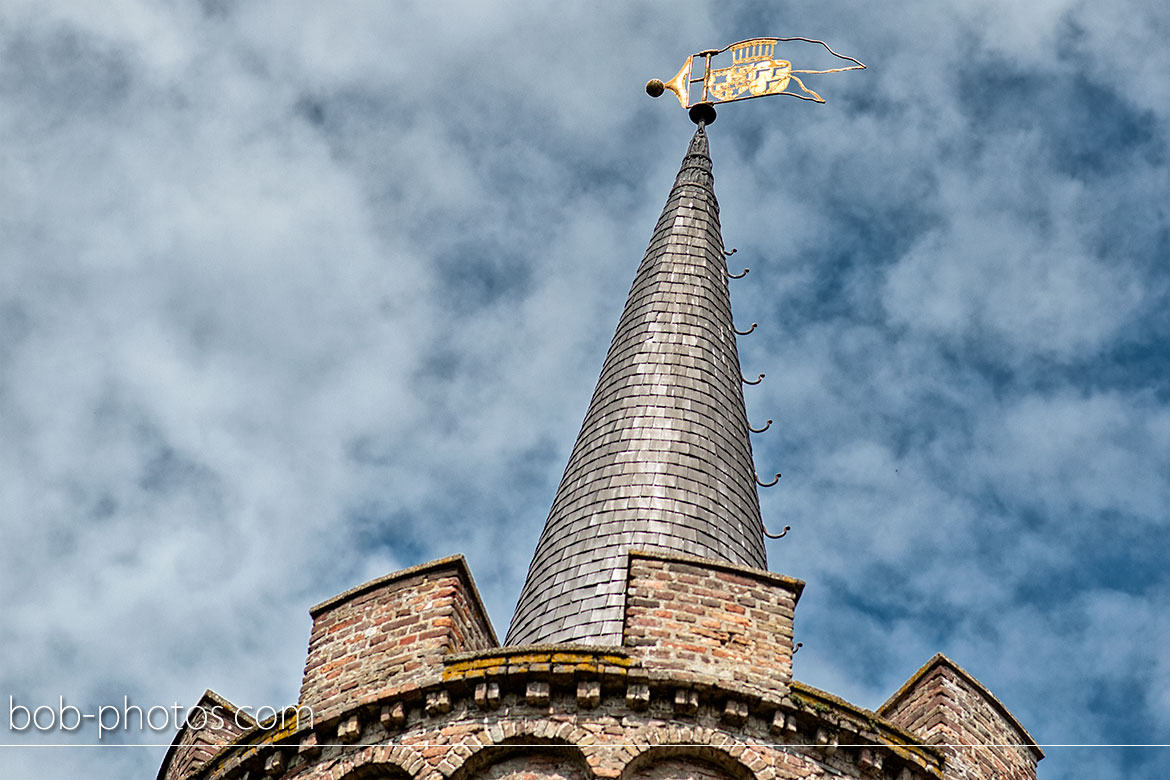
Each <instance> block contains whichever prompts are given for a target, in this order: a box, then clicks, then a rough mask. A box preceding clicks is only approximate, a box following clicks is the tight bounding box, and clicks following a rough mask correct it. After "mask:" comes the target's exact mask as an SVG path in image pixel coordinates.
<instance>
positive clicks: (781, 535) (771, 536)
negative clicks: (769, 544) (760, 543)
mask: <svg viewBox="0 0 1170 780" xmlns="http://www.w3.org/2000/svg"><path fill="white" fill-rule="evenodd" d="M791 530H792V526H790V525H786V526H784V530H783V531H781V532H780V533H778V534H770V533H768V526H764V536H766V537H768V538H769V539H783V538H784V537H785V536H787V535H788V532H789V531H791Z"/></svg>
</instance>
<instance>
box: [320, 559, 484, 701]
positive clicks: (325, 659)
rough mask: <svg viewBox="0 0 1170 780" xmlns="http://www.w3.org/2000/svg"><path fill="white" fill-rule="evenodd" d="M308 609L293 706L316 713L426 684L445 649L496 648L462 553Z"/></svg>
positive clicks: (438, 671)
mask: <svg viewBox="0 0 1170 780" xmlns="http://www.w3.org/2000/svg"><path fill="white" fill-rule="evenodd" d="M309 614H310V615H311V616H312V618H313V628H312V633H311V634H310V638H309V652H308V657H307V660H306V662H305V674H304V679H303V681H302V684H301V694H300V699H299V705H300V706H305V707H310V708H312V710H313V711H314V713H315V714H316V716H317V717H323V718H328V717H331V716H332V715H333V714H334V713H336V712H338V711H340V710H342V709H345V708H346V707H347V706H350V705H351V704H352V703H353V702H355V701H357V702H360V701H370V700H377V699H379V698H381V697H383V696H385V695H386V694H388V693H393V692H395V691H397V690H399V689H403V690H406V689H417V688H419V687H420V686H425V685H426V684H427V683H428V682H430V681H432V680H433V679H435V678H437V677H438V676H439V675H440V674H441V669H442V658H443V656H445V655H447V654H449V653H456V652H461V651H466V650H480V649H486V648H490V647H495V646H496V645H497V641H496V637H495V633H494V631H493V630H492V627H491V623H490V622H489V620H488V617H487V612H486V610H485V609H484V607H483V602H482V600H481V599H480V597H479V592H478V590H477V589H476V587H475V583H474V581H473V580H472V578H471V573H470V572H469V571H468V569H467V564H466V562H465V561H464V559H463V557H462V556H452V557H449V558H442V559H440V560H437V561H432V562H431V563H427V564H423V565H421V566H415V567H413V568H410V569H405V570H403V571H399V572H396V573H394V574H391V575H389V576H387V577H382V578H380V579H377V580H373V581H371V582H368V583H365V584H363V585H360V586H358V587H356V588H354V589H352V590H350V591H347V592H345V593H343V594H341V595H340V596H337V597H335V598H332V599H329V600H328V601H325V602H322V603H321V604H318V605H317V606H315V607H313V608H312V609H311V610H310V611H309Z"/></svg>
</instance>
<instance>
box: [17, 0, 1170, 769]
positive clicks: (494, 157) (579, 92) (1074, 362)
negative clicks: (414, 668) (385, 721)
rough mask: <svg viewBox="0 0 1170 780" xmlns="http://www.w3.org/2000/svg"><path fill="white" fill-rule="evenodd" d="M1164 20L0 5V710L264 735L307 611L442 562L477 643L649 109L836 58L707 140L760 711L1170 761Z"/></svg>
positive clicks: (1019, 9)
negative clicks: (767, 587)
mask: <svg viewBox="0 0 1170 780" xmlns="http://www.w3.org/2000/svg"><path fill="white" fill-rule="evenodd" d="M1168 33H1170V14H1168V13H1167V11H1166V9H1165V7H1164V4H1162V3H1156V2H1152V1H1151V0H1120V1H1119V2H1114V3H1110V4H1102V3H1089V2H1080V1H1074V0H1045V1H1044V2H1035V3H1028V4H1021V3H1014V2H1007V1H1006V0H970V1H969V2H965V3H963V4H961V5H960V4H943V3H937V2H911V3H902V4H898V5H897V7H892V6H891V5H890V4H879V3H861V2H845V1H844V0H826V2H822V3H816V4H811V3H809V4H802V5H795V4H794V5H791V6H778V5H775V4H763V3H760V4H724V3H683V4H665V3H639V2H630V3H622V4H618V3H603V4H590V5H587V6H586V5H580V6H572V5H569V6H567V7H566V4H556V5H554V6H548V5H547V4H538V3H521V2H509V3H491V2H475V3H456V2H453V3H442V4H440V3H409V2H395V3H369V2H334V3H328V4H322V3H311V2H299V1H294V0H288V1H287V2H283V3H279V4H277V3H260V2H242V3H225V2H212V1H211V0H208V1H207V2H203V3H201V4H196V3H185V4H170V3H150V2H144V1H141V0H111V2H108V3H103V4H100V5H99V4H88V3H69V2H54V3H39V2H25V0H13V1H11V2H8V3H5V5H4V8H3V9H2V10H0V132H2V133H3V138H4V143H3V145H0V182H3V184H2V185H0V198H2V199H3V202H2V203H0V235H3V237H4V239H3V241H0V533H2V537H3V544H2V545H0V625H2V626H3V633H2V634H0V636H3V639H4V641H3V642H0V696H3V697H4V698H5V699H7V697H8V696H12V697H14V699H15V701H17V702H18V703H29V704H33V705H37V704H45V703H53V702H56V701H57V698H58V697H59V696H64V697H65V698H66V700H67V701H68V702H69V703H74V704H76V705H78V706H81V707H85V708H89V709H90V710H92V709H94V708H96V707H97V706H98V705H100V704H105V703H111V702H113V703H120V702H121V701H122V697H123V696H128V697H129V698H130V700H131V701H132V702H134V703H138V704H142V705H149V704H170V703H172V702H179V703H183V704H187V705H190V704H193V703H194V702H195V700H196V699H197V698H198V696H199V695H200V694H201V693H202V691H203V690H204V689H205V688H208V687H210V688H213V689H215V690H216V691H218V692H219V693H221V694H222V695H224V696H226V697H228V698H229V699H231V700H233V701H236V702H239V703H244V704H247V703H251V704H253V705H255V706H258V705H261V704H272V705H282V704H287V703H291V702H292V701H293V700H294V699H295V697H296V693H297V689H298V685H299V682H300V674H301V668H302V664H303V660H304V649H305V645H306V642H307V636H308V630H309V619H308V614H307V609H308V607H309V606H310V605H311V604H313V603H316V602H317V601H320V600H322V599H324V598H327V597H329V596H331V595H333V594H335V593H338V592H340V591H342V590H344V589H345V588H347V587H349V586H352V585H353V584H356V583H358V582H361V581H363V580H365V579H368V578H371V577H374V576H378V575H381V574H384V573H386V572H389V571H392V570H395V569H397V568H400V567H405V566H409V565H413V564H416V563H419V562H422V561H425V560H429V559H433V558H437V557H439V556H442V555H446V554H450V553H454V552H462V553H464V554H465V555H467V557H468V559H469V562H470V564H471V567H472V570H473V572H474V574H475V576H476V578H477V580H478V583H479V586H480V588H481V590H482V592H483V594H484V597H485V599H486V600H487V602H488V606H489V609H490V610H491V613H492V617H493V619H494V621H495V624H496V628H497V631H498V632H499V633H500V634H501V635H502V634H503V632H504V629H505V628H506V624H507V621H508V619H509V617H510V615H511V610H512V607H513V605H514V603H515V599H516V597H517V595H518V593H519V589H520V585H521V582H522V579H523V575H524V573H525V570H526V567H527V563H528V558H529V556H530V555H531V552H532V549H533V547H534V546H535V543H536V538H537V535H538V534H539V531H540V527H541V525H542V523H543V521H544V518H545V514H546V513H547V511H548V506H549V503H550V502H551V500H552V496H553V492H554V490H555V487H556V483H557V481H558V480H559V478H560V474H561V470H562V469H563V467H564V464H565V461H566V460H567V457H568V452H569V449H570V447H571V446H572V443H573V438H574V436H575V434H576V432H577V427H578V425H579V424H580V420H581V417H582V416H583V414H584V411H585V406H586V403H587V401H588V398H589V396H590V394H591V392H592V389H593V384H594V382H595V380H596V377H597V374H598V371H599V369H600V366H601V361H602V358H603V357H604V353H605V349H606V346H607V344H608V342H609V339H610V336H611V335H612V332H613V327H614V325H615V324H616V322H617V316H618V313H619V312H620V309H621V306H622V303H623V301H624V297H625V294H626V292H627V290H628V287H629V283H630V280H631V279H632V278H633V273H634V269H635V268H636V266H637V263H638V261H639V260H640V258H641V256H642V253H643V251H644V249H645V245H646V242H647V240H648V239H649V236H650V232H651V230H652V228H653V226H654V222H655V220H656V218H657V215H658V212H659V211H660V209H661V207H662V204H663V202H664V200H665V197H666V194H667V191H668V189H669V187H670V184H671V182H672V180H673V175H674V173H675V171H676V170H677V166H678V163H679V160H680V159H681V156H682V154H683V152H684V151H685V148H686V143H687V140H688V138H689V135H690V133H691V131H692V129H693V128H692V126H691V124H690V123H689V122H688V121H687V119H686V117H685V113H684V112H682V111H681V110H680V109H679V108H678V106H677V104H674V103H673V102H672V99H671V98H670V97H669V96H667V97H665V98H663V99H660V100H657V101H655V100H651V99H650V98H648V97H647V96H646V95H645V93H644V92H643V89H642V88H643V84H644V83H645V81H646V80H647V79H648V78H651V77H660V78H669V77H670V76H671V75H673V74H674V73H675V72H676V71H677V69H678V67H679V66H680V65H681V64H682V61H683V58H684V57H685V56H686V55H687V54H689V53H691V52H695V51H699V50H701V49H705V48H711V47H716V48H717V47H721V46H724V45H726V44H728V43H731V42H733V41H736V40H740V39H743V38H748V37H755V36H786V35H804V36H809V37H814V38H823V39H825V40H828V41H829V42H830V43H831V44H832V45H833V46H834V48H836V49H837V50H838V51H841V52H844V53H846V54H850V55H853V56H856V57H857V58H859V59H861V60H862V61H863V62H865V63H866V64H867V65H868V66H869V68H868V69H867V70H865V71H862V72H854V73H846V74H840V75H837V76H824V77H817V78H818V79H819V80H817V81H816V83H815V85H814V84H812V83H810V84H809V86H810V87H812V88H814V89H817V91H819V92H821V94H823V95H824V96H825V97H826V98H828V101H829V102H828V103H827V104H826V105H814V104H811V103H806V102H802V101H797V100H790V99H785V98H774V99H768V100H757V101H748V102H746V103H742V104H739V105H735V106H729V107H726V108H725V109H724V110H722V111H721V112H720V118H719V121H718V122H717V123H716V124H715V125H714V126H713V127H712V128H711V133H710V136H711V148H712V156H713V158H714V165H715V176H716V188H717V191H718V194H719V198H720V204H721V208H722V211H721V216H722V221H723V228H724V235H725V238H726V241H727V244H728V245H729V246H733V247H737V248H738V250H739V251H738V253H737V254H736V255H735V256H734V257H733V258H732V262H733V264H735V265H736V266H737V268H734V269H733V270H738V267H743V266H750V267H751V268H752V272H751V274H749V276H748V277H747V278H746V279H743V280H740V281H737V282H733V287H732V295H733V305H734V309H735V313H736V317H737V319H738V321H739V323H740V327H741V328H743V327H746V325H747V324H748V323H750V322H758V323H759V328H758V329H757V330H756V332H755V333H753V334H752V335H751V336H747V337H743V338H741V339H740V351H741V359H742V362H743V368H744V373H745V374H746V375H748V376H754V375H755V374H757V373H760V372H764V373H766V374H767V379H766V380H765V382H764V383H763V384H762V385H760V386H758V387H748V388H745V393H746V396H747V402H748V408H749V417H750V418H751V419H752V420H753V422H754V423H755V424H756V425H759V424H761V423H762V421H763V420H764V419H767V418H772V419H774V420H775V421H776V422H775V424H774V425H773V426H772V429H771V430H770V431H769V432H768V433H766V434H763V435H760V436H756V437H754V441H753V444H754V447H755V457H756V463H757V466H758V468H759V471H760V473H761V474H763V473H769V470H771V471H772V472H775V471H782V472H783V473H784V478H783V480H782V481H781V482H782V484H781V485H780V486H778V487H776V488H773V489H771V490H767V491H762V496H761V502H762V509H763V513H764V517H765V521H766V522H767V523H768V525H769V526H770V527H774V528H775V527H781V526H783V525H786V524H787V525H791V526H792V527H793V530H792V532H791V533H790V534H789V535H788V536H787V537H786V538H785V539H783V540H780V541H775V542H771V541H770V542H769V562H770V566H771V568H772V569H773V570H775V571H779V572H782V573H785V574H789V575H792V576H796V577H800V578H802V579H805V580H806V581H807V582H808V587H807V589H806V591H805V595H804V597H803V599H802V601H801V604H800V606H799V608H798V611H797V639H798V640H799V641H801V642H803V643H804V647H803V649H802V650H801V651H800V654H799V655H798V656H797V658H796V675H797V677H798V678H800V679H802V680H804V681H806V682H808V683H810V684H813V685H816V686H819V687H822V688H825V689H827V690H829V691H831V692H833V693H836V694H839V695H842V696H844V697H846V698H848V699H850V700H851V701H855V702H857V703H859V704H861V705H863V706H868V707H877V706H878V705H880V704H881V703H882V701H884V699H885V698H886V696H888V695H889V694H890V693H892V692H893V691H894V690H896V689H897V688H898V686H899V685H900V684H901V682H903V681H904V680H905V679H906V678H907V677H908V676H909V675H910V674H911V673H913V672H914V670H915V669H917V668H918V666H919V665H920V664H921V663H923V662H924V661H926V660H927V659H928V658H929V657H930V656H931V655H933V654H934V653H935V652H937V651H943V652H946V653H947V654H948V655H950V656H951V657H952V658H954V659H955V660H956V661H958V662H959V663H960V664H962V665H964V666H965V667H966V668H967V669H968V670H969V671H970V672H971V673H973V674H974V675H975V676H976V677H978V678H979V679H980V680H981V681H983V682H984V683H985V684H986V685H987V686H988V687H989V688H990V689H991V690H992V691H993V692H995V693H996V694H997V695H998V696H999V697H1000V698H1001V700H1002V701H1003V702H1004V703H1005V704H1006V705H1007V706H1008V707H1009V708H1010V709H1011V710H1012V711H1013V712H1014V713H1015V714H1016V715H1017V716H1018V717H1019V718H1020V720H1021V721H1022V722H1023V723H1024V724H1025V725H1026V726H1027V727H1028V728H1029V729H1030V731H1031V732H1032V734H1033V735H1034V736H1035V737H1036V739H1037V740H1038V741H1039V742H1041V743H1043V744H1050V745H1061V744H1100V743H1109V744H1112V743H1165V742H1170V739H1168V738H1167V735H1168V733H1170V650H1168V649H1167V648H1170V612H1168V609H1167V607H1168V605H1170V574H1167V566H1166V561H1167V550H1170V511H1168V509H1167V507H1168V506H1170V369H1168V368H1167V366H1168V360H1167V358H1168V357H1170V347H1168V346H1167V345H1168V344H1170V315H1168V314H1167V312H1168V311H1170V305H1168V303H1170V301H1168V298H1170V295H1168V273H1167V271H1168V265H1170V220H1168V215H1167V209H1168V207H1167V203H1170V176H1168V171H1167V168H1168V148H1167V142H1166V138H1167V128H1168V123H1170V108H1168V107H1170V79H1168V78H1167V76H1166V74H1167V73H1170V49H1167V48H1166V46H1165V45H1164V41H1165V39H1166V37H1167V34H1168ZM169 736H170V735H169V733H168V734H163V735H152V734H149V733H147V734H145V735H139V734H132V735H120V736H119V737H118V738H117V739H116V740H111V741H121V742H134V741H139V740H141V741H151V742H159V743H161V742H165V741H167V740H168V739H169ZM92 737H93V734H92V733H89V734H81V733H79V734H77V735H73V736H72V737H69V736H61V735H46V736H43V737H38V738H37V739H39V740H40V741H42V742H43V741H59V742H62V743H64V744H69V743H70V741H71V740H72V742H73V743H77V742H81V741H88V740H89V739H92ZM31 741H33V739H32V736H31V735H29V734H23V735H21V734H13V733H3V734H0V742H3V743H5V744H6V745H7V744H15V745H20V744H25V745H27V744H30V742H31ZM162 752H163V751H162V749H159V748H153V749H148V748H101V749H45V748H40V749H34V748H27V747H26V748H13V747H4V748H2V749H0V774H3V776H4V777H6V778H7V777H15V778H25V777H28V778H32V777H38V778H56V777H61V778H64V777H67V776H75V775H77V774H79V773H81V772H82V771H85V772H86V773H87V774H88V775H89V776H92V777H97V778H122V777H131V776H138V777H143V776H147V777H148V776H152V775H153V772H154V771H155V768H156V767H157V765H158V762H159V761H160V759H161V756H162ZM1047 752H1048V758H1047V759H1045V760H1044V761H1043V762H1042V764H1041V766H1040V777H1041V778H1042V780H1063V779H1064V778H1072V777H1078V778H1088V777H1091V778H1094V779H1095V780H1113V779H1114V778H1118V779H1120V778H1126V780H1145V779H1147V778H1148V779H1150V780H1153V779H1154V778H1161V777H1162V776H1163V772H1162V771H1160V770H1159V767H1160V766H1162V765H1164V764H1165V763H1166V761H1167V753H1166V751H1165V750H1154V749H1144V750H1143V749H1100V748H1061V747H1052V748H1050V749H1048V751H1047Z"/></svg>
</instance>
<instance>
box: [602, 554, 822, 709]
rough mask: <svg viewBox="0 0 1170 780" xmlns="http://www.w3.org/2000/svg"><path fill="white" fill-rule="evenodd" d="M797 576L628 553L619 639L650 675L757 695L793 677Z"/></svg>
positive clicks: (780, 688) (782, 687)
mask: <svg viewBox="0 0 1170 780" xmlns="http://www.w3.org/2000/svg"><path fill="white" fill-rule="evenodd" d="M803 589H804V583H803V582H801V581H800V580H796V579H792V578H791V577H785V576H783V575H779V574H774V573H772V572H768V571H763V570H761V569H753V568H750V567H747V566H739V565H736V564H731V563H725V562H722V561H713V560H710V559H706V558H696V557H692V556H688V555H671V554H662V553H657V552H646V551H640V550H632V551H631V552H630V553H629V557H628V575H627V580H626V600H625V613H624V623H623V630H622V643H623V645H625V646H626V647H627V648H628V649H629V650H630V652H631V653H633V654H635V655H636V656H638V657H640V658H642V659H644V660H645V661H646V662H647V665H648V666H650V667H651V668H653V669H654V672H655V673H658V674H665V675H667V676H670V675H671V674H673V673H675V672H677V671H685V672H687V673H688V674H690V675H693V676H695V677H696V678H702V679H708V678H709V679H710V681H711V683H712V684H719V685H727V684H729V683H728V681H732V682H731V683H730V684H732V685H733V686H735V687H737V688H740V689H741V690H743V691H745V692H749V693H751V694H753V695H756V696H763V697H769V696H771V697H776V696H782V695H783V694H784V693H785V692H786V691H787V688H788V683H789V682H790V681H791V679H792V647H793V642H792V635H793V634H792V632H793V615H794V611H795V609H796V602H797V600H799V598H800V594H801V592H802V591H803Z"/></svg>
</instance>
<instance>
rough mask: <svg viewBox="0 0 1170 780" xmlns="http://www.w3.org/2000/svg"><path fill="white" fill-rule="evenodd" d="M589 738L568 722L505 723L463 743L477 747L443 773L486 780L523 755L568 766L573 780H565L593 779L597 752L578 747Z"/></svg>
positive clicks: (452, 778)
mask: <svg viewBox="0 0 1170 780" xmlns="http://www.w3.org/2000/svg"><path fill="white" fill-rule="evenodd" d="M554 725H555V728H554ZM587 736H588V733H587V732H585V731H583V730H581V729H578V728H575V727H573V726H572V725H570V724H568V723H562V724H559V725H556V724H550V723H548V722H544V721H520V722H505V723H501V724H498V725H497V726H496V727H494V728H491V729H484V730H482V731H480V732H479V733H477V734H474V735H472V737H471V738H470V739H468V740H461V742H462V744H463V745H464V746H468V745H473V746H474V747H473V748H472V749H471V750H469V751H466V752H464V751H458V752H453V753H452V754H451V755H449V756H448V757H447V759H446V761H445V762H444V764H446V765H447V766H445V767H443V766H440V771H441V772H442V775H443V776H444V777H445V778H446V780H473V779H478V778H481V777H484V776H485V772H488V771H489V770H491V768H492V767H497V766H500V765H501V764H504V763H506V762H509V761H512V760H515V759H518V758H523V757H524V756H547V757H551V758H553V759H555V760H556V761H558V762H560V763H561V764H562V765H565V766H567V767H568V769H569V773H570V774H572V775H575V777H573V778H571V779H570V778H569V777H568V776H566V777H565V780H594V777H595V772H594V770H595V763H596V761H595V757H594V756H593V755H592V754H593V753H594V752H595V751H594V750H592V749H591V748H589V747H586V748H582V747H579V745H580V744H581V742H582V740H583V739H585V738H586V737H587ZM591 759H593V760H591ZM574 770H577V771H574ZM490 780H496V779H495V778H490Z"/></svg>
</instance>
